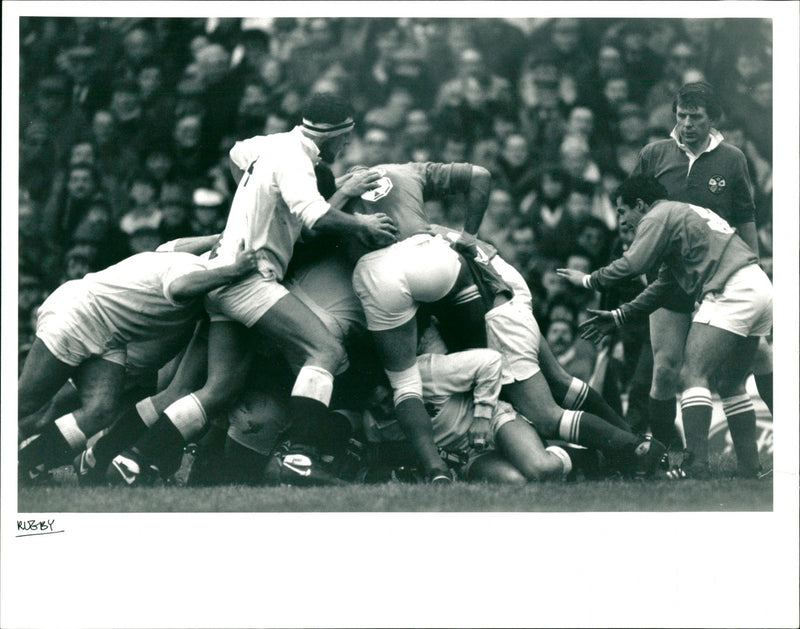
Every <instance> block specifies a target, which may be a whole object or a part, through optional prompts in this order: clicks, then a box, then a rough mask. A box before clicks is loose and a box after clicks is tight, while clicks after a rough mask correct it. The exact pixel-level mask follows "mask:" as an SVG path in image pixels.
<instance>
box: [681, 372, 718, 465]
mask: <svg viewBox="0 0 800 629" xmlns="http://www.w3.org/2000/svg"><path fill="white" fill-rule="evenodd" d="M711 411H712V406H711V391H709V390H708V389H707V388H705V387H692V388H689V389H686V390H685V391H684V392H683V393H682V394H681V416H682V418H683V432H684V435H685V436H686V449H687V450H688V451H689V452H691V453H692V455H693V456H694V464H695V465H700V466H705V465H708V430H709V428H710V427H711Z"/></svg>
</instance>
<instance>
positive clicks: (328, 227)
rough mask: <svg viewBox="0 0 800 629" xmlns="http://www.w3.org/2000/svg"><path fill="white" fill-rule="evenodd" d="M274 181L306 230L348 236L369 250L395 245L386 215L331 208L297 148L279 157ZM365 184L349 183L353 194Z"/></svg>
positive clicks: (393, 228) (392, 227)
mask: <svg viewBox="0 0 800 629" xmlns="http://www.w3.org/2000/svg"><path fill="white" fill-rule="evenodd" d="M275 179H276V183H277V184H278V188H279V189H280V191H281V197H282V198H283V200H284V202H285V203H286V205H287V206H288V207H289V211H290V212H291V213H292V214H294V215H295V216H297V217H298V218H299V219H300V220H301V221H302V223H303V226H304V227H305V228H306V229H308V230H312V231H316V232H319V233H320V234H330V233H335V234H352V235H353V236H355V237H356V238H357V239H358V240H359V241H360V242H362V243H363V244H365V245H366V246H368V247H370V248H372V249H375V248H379V247H385V246H387V245H390V244H392V243H394V242H396V241H397V238H396V237H395V234H396V233H397V227H396V226H395V224H394V221H393V220H392V219H391V218H390V217H389V216H387V215H386V214H374V215H369V216H368V215H364V214H356V215H350V214H347V213H345V212H342V211H341V210H340V209H337V208H336V207H332V206H331V204H330V203H329V202H328V201H326V200H325V199H324V198H323V197H322V195H321V194H320V193H319V190H318V189H317V178H316V174H315V173H314V168H313V166H312V165H311V162H310V161H309V159H308V157H307V156H306V155H305V154H304V153H303V152H302V150H301V149H299V148H298V149H297V151H295V152H291V151H287V153H286V155H283V156H282V159H281V162H280V164H279V165H278V168H277V170H276V172H275ZM365 180H369V177H368V176H366V175H365V179H364V180H362V181H361V185H357V184H356V183H353V190H355V189H362V188H363V186H364V185H368V184H364V183H363V182H364V181H365ZM358 181H359V180H356V182H358ZM367 189H371V188H369V187H368V188H367ZM364 191H366V190H364ZM344 194H346V193H344ZM359 194H362V192H359ZM334 196H336V195H335V194H334ZM331 198H332V199H333V197H331ZM340 198H341V197H340ZM348 198H350V197H348ZM334 201H336V200H335V199H334ZM336 202H337V204H338V203H339V201H336Z"/></svg>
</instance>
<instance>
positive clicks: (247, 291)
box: [205, 273, 289, 328]
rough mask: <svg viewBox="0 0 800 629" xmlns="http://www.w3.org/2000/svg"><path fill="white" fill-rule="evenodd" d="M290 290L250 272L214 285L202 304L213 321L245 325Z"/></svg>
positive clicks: (249, 323)
mask: <svg viewBox="0 0 800 629" xmlns="http://www.w3.org/2000/svg"><path fill="white" fill-rule="evenodd" d="M287 294H289V291H288V290H287V289H286V287H285V286H283V284H280V283H279V282H278V281H277V280H276V279H274V278H269V277H265V276H264V275H262V274H260V273H253V274H252V275H248V276H247V277H245V278H244V279H242V280H240V281H238V282H236V283H235V284H230V285H228V286H222V287H221V288H217V289H215V290H213V291H211V292H210V293H208V294H207V295H206V300H205V306H206V311H207V312H208V317H209V319H210V320H211V321H212V322H213V321H238V322H239V323H242V324H244V325H245V326H247V327H248V328H252V327H253V326H254V325H255V324H256V322H257V321H258V320H259V319H260V318H261V317H263V316H264V315H265V314H266V313H267V311H268V310H269V309H270V308H272V307H273V306H274V305H275V304H276V303H277V302H278V300H280V299H281V298H282V297H284V296H286V295H287Z"/></svg>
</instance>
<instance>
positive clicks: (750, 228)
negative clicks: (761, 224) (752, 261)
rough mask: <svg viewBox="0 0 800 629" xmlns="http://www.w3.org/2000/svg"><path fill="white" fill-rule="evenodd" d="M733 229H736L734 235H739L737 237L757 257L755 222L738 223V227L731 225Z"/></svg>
mask: <svg viewBox="0 0 800 629" xmlns="http://www.w3.org/2000/svg"><path fill="white" fill-rule="evenodd" d="M733 227H735V228H736V233H737V234H739V237H740V238H741V239H742V240H744V241H745V243H747V246H748V247H750V248H751V249H752V250H753V252H754V253H755V254H756V255H757V256H758V255H759V253H758V230H756V223H755V221H749V222H747V223H740V224H738V225H733Z"/></svg>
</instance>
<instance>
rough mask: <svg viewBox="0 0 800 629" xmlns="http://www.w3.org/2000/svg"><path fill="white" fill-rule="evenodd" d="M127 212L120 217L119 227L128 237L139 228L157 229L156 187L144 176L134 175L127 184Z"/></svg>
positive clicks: (158, 213)
mask: <svg viewBox="0 0 800 629" xmlns="http://www.w3.org/2000/svg"><path fill="white" fill-rule="evenodd" d="M128 199H129V201H130V205H129V210H128V211H127V212H126V213H125V214H124V215H123V216H122V218H121V219H120V221H119V226H120V229H122V231H123V232H124V233H125V234H127V235H128V236H130V235H131V234H132V233H133V232H135V231H136V230H138V229H140V228H141V227H150V228H152V229H157V228H158V225H159V223H161V212H160V211H159V209H158V205H157V199H158V187H157V186H156V183H155V182H154V181H153V180H152V179H151V178H150V177H149V176H148V175H146V174H144V173H137V174H135V175H134V176H133V177H132V178H131V180H130V183H129V184H128Z"/></svg>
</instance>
